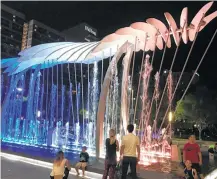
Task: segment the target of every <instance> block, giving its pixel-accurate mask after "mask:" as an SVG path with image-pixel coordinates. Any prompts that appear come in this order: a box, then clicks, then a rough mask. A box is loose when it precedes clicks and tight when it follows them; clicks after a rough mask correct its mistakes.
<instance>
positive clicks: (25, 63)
mask: <svg viewBox="0 0 217 179" xmlns="http://www.w3.org/2000/svg"><path fill="white" fill-rule="evenodd" d="M212 4H213V2H209V3H207V4H206V5H205V6H203V7H202V8H201V9H200V11H199V12H198V13H197V14H196V16H195V17H194V18H193V20H192V21H191V23H190V25H188V22H187V21H188V19H187V18H188V8H187V7H186V8H184V9H183V10H182V13H181V17H180V28H178V26H177V24H176V22H175V20H174V18H173V17H172V15H171V14H170V13H168V12H166V13H164V15H165V18H166V20H167V22H168V24H169V29H168V28H167V27H166V25H165V24H163V23H162V22H161V21H160V20H158V19H155V18H149V19H147V20H146V22H136V23H133V24H131V25H130V26H129V27H125V28H121V29H119V30H117V31H116V32H115V33H112V34H110V35H108V36H106V37H105V38H103V39H102V40H101V41H100V42H86V43H73V42H61V43H49V44H42V45H38V46H35V47H32V48H29V49H25V50H24V51H22V52H20V53H19V54H18V55H19V57H17V58H10V59H3V60H2V61H1V64H2V68H7V69H6V70H5V72H7V73H8V75H15V74H18V73H20V72H22V71H25V70H27V69H30V68H33V69H38V68H40V69H45V68H50V67H53V66H55V65H58V64H64V63H68V64H69V63H74V64H76V63H86V64H91V63H94V62H98V61H101V60H102V54H103V58H104V59H105V58H108V57H112V56H113V58H112V61H111V63H110V65H109V67H108V70H107V72H106V75H105V78H104V81H103V85H102V89H101V95H100V100H99V107H98V114H97V124H96V126H97V127H96V156H97V157H99V156H100V150H101V148H102V146H103V120H104V117H105V107H106V97H107V93H108V88H109V84H110V81H111V76H112V65H114V64H116V63H117V62H118V61H119V59H120V58H121V56H122V54H124V53H126V55H125V57H124V63H125V65H124V75H123V79H122V105H121V109H122V114H121V119H122V124H123V129H124V131H125V132H126V124H127V123H128V116H127V115H128V114H129V112H128V109H129V104H128V103H127V100H126V98H127V93H126V88H127V82H126V78H127V76H128V74H129V68H130V62H131V56H132V53H133V52H134V53H135V52H138V51H140V50H142V51H143V52H147V51H155V50H156V47H157V48H158V49H159V50H163V49H165V48H166V47H167V48H170V47H171V38H170V35H172V36H173V38H174V41H175V44H176V46H177V47H178V46H179V45H180V41H181V39H182V40H183V42H184V43H185V44H187V42H188V40H190V41H194V40H195V37H196V36H197V33H198V32H200V31H201V30H202V29H203V28H204V27H205V26H206V25H207V24H208V23H209V22H210V21H212V20H213V19H214V18H216V17H217V11H215V12H213V13H212V14H210V15H208V16H205V14H206V12H207V11H208V10H209V9H210V7H211V6H212ZM180 34H181V36H180ZM163 42H165V48H164V43H163ZM153 58H154V57H153ZM174 58H175V57H174ZM51 61H52V63H49V62H51ZM17 80H18V79H17ZM15 81H16V80H15ZM16 83H17V82H16ZM82 89H83V88H82ZM11 90H12V89H11ZM137 96H138V95H137ZM6 99H7V98H6ZM4 106H5V105H3V112H4V110H5V109H4Z"/></svg>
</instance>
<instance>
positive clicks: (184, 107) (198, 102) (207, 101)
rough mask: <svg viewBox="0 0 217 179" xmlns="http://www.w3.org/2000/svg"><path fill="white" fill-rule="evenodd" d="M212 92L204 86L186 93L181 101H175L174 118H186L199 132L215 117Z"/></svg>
mask: <svg viewBox="0 0 217 179" xmlns="http://www.w3.org/2000/svg"><path fill="white" fill-rule="evenodd" d="M215 102H216V101H215V100H213V98H212V93H211V92H210V91H209V90H208V89H207V88H204V87H200V88H197V90H196V92H195V93H194V94H188V95H186V96H185V98H184V99H183V100H182V101H178V102H177V106H176V112H175V117H176V120H178V121H180V120H188V121H187V122H188V123H189V124H191V125H195V126H196V127H197V129H198V131H199V139H200V140H201V132H202V130H203V129H205V128H206V127H207V126H208V125H209V124H211V123H212V122H213V121H214V120H215V119H216V116H217V115H216V105H215Z"/></svg>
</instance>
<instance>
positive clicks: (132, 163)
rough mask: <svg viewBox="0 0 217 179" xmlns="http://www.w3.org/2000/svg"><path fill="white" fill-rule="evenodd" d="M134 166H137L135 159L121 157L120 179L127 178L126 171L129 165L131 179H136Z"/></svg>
mask: <svg viewBox="0 0 217 179" xmlns="http://www.w3.org/2000/svg"><path fill="white" fill-rule="evenodd" d="M136 164H137V158H136V157H123V162H122V177H121V178H122V179H126V178H127V171H128V167H129V165H130V170H131V175H132V178H133V179H136V178H137V177H136Z"/></svg>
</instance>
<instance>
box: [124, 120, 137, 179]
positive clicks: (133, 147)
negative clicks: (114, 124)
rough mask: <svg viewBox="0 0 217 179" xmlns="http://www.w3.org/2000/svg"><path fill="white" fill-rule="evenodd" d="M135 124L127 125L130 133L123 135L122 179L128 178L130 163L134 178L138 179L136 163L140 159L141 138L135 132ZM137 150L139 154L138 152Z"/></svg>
mask: <svg viewBox="0 0 217 179" xmlns="http://www.w3.org/2000/svg"><path fill="white" fill-rule="evenodd" d="M133 130H134V126H133V125H132V124H129V125H128V126H127V131H128V134H127V135H125V136H123V139H122V143H121V150H120V156H121V157H122V156H123V164H122V179H126V175H127V170H128V167H129V165H130V169H131V174H132V178H133V179H136V178H137V177H136V165H137V162H138V161H139V159H140V145H139V138H138V137H137V136H136V135H134V134H133ZM136 152H137V154H136Z"/></svg>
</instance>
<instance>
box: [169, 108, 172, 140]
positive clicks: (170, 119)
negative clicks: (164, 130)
mask: <svg viewBox="0 0 217 179" xmlns="http://www.w3.org/2000/svg"><path fill="white" fill-rule="evenodd" d="M168 118H169V123H170V124H169V127H170V139H171V138H172V126H171V122H172V119H173V113H172V112H171V111H170V112H169V116H168Z"/></svg>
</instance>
